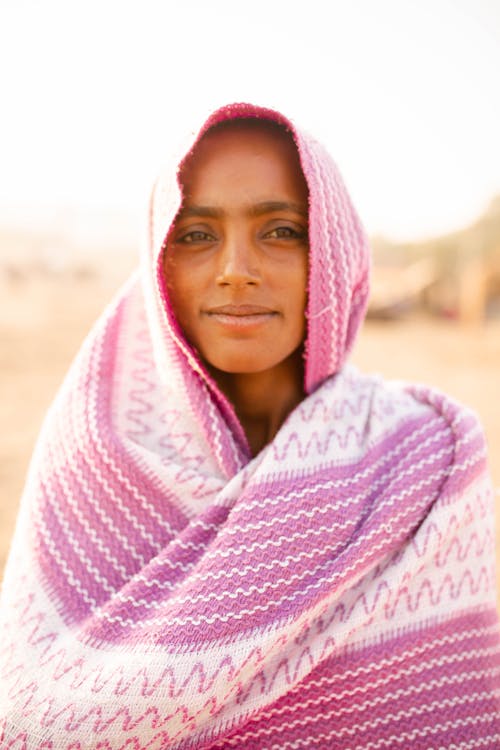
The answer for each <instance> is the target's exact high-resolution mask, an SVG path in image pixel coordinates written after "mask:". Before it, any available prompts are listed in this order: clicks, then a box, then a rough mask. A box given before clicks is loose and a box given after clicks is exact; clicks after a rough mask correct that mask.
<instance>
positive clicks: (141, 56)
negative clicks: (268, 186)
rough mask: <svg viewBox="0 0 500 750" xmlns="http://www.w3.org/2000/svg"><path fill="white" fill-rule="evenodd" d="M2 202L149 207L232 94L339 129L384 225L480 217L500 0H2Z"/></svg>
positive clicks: (352, 176) (495, 120)
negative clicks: (203, 119) (185, 148)
mask: <svg viewBox="0 0 500 750" xmlns="http://www.w3.org/2000/svg"><path fill="white" fill-rule="evenodd" d="M0 71H1V73H0V76H1V77H2V78H1V80H0V85H1V112H2V114H1V118H0V216H1V215H4V216H5V215H8V214H9V212H10V213H11V214H12V213H17V215H18V216H19V215H22V216H25V217H26V221H31V222H33V221H34V220H35V218H38V217H40V216H43V215H44V214H46V215H49V214H51V213H52V212H53V211H54V210H55V209H57V208H58V207H61V206H63V207H76V208H77V209H78V210H80V209H82V210H87V209H99V210H100V209H107V208H111V209H117V208H118V209H124V210H126V211H127V212H128V213H129V215H130V217H131V219H132V221H133V222H137V224H139V221H140V220H141V218H142V216H141V212H142V210H143V208H144V205H145V202H146V197H147V192H148V189H149V184H150V182H151V180H152V178H153V176H154V175H155V173H156V171H157V169H158V166H159V165H160V163H161V162H162V161H164V159H165V156H166V155H168V152H169V149H170V147H171V144H172V143H174V144H177V142H178V141H179V140H180V138H181V137H182V135H183V134H184V132H185V130H186V127H188V126H194V125H197V124H198V121H199V118H200V115H201V116H204V115H205V114H206V112H207V109H210V108H213V107H214V106H217V105H219V104H222V103H224V102H227V101H234V100H239V101H244V100H247V101H253V102H255V103H259V104H266V105H270V106H274V107H276V108H278V109H282V110H283V112H284V113H285V114H287V115H288V116H291V117H292V118H294V119H295V120H296V121H297V122H298V123H299V124H302V125H303V126H305V127H306V128H307V129H308V130H310V131H311V132H312V133H313V134H315V135H317V136H318V137H319V138H320V139H322V140H323V141H324V142H326V144H327V146H328V147H329V149H330V151H331V153H332V154H333V156H334V158H335V159H336V161H337V162H338V164H339V166H340V167H341V170H342V172H343V174H344V177H345V179H346V182H347V184H348V186H349V188H350V192H351V194H352V196H353V198H354V201H355V203H356V204H357V207H358V209H359V212H360V214H361V217H362V219H363V220H364V223H365V224H366V226H367V228H368V230H369V231H370V232H371V233H379V232H382V233H384V234H388V235H389V236H392V237H393V238H399V239H410V238H418V237H424V236H427V235H430V234H433V233H435V232H441V231H447V230H449V229H454V228H457V227H460V226H463V225H465V224H467V223H468V222H469V221H470V220H472V219H474V218H475V217H476V216H477V215H478V214H479V213H480V212H481V211H482V210H484V208H485V207H486V205H487V203H488V201H489V199H490V197H491V196H492V195H493V194H494V193H495V192H500V95H499V92H500V2H499V0H305V1H303V2H297V1H296V0H285V1H283V0H246V2H242V1H238V0H173V1H170V0H121V1H120V0H85V2H83V1H82V2H68V0H44V2H39V1H38V0H33V1H31V2H30V1H29V0H2V2H1V4H0Z"/></svg>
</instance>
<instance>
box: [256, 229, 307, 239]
mask: <svg viewBox="0 0 500 750" xmlns="http://www.w3.org/2000/svg"><path fill="white" fill-rule="evenodd" d="M264 237H265V238H267V239H271V240H302V239H305V237H306V234H305V232H303V231H299V230H297V229H293V227H289V226H281V227H275V228H274V229H271V230H270V231H269V232H266V234H265V235H264Z"/></svg>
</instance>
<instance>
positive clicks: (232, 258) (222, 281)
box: [216, 235, 260, 287]
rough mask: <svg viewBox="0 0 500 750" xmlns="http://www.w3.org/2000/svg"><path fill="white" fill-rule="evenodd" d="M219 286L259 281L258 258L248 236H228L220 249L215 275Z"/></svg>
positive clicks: (241, 284) (252, 283) (256, 282)
mask: <svg viewBox="0 0 500 750" xmlns="http://www.w3.org/2000/svg"><path fill="white" fill-rule="evenodd" d="M216 281H217V284H219V285H220V286H235V287H238V286H256V285H258V284H259V283H260V271H259V268H258V258H257V254H256V252H255V249H254V248H253V247H252V242H251V240H250V239H249V238H248V237H242V236H241V235H239V236H236V235H235V236H229V237H227V238H226V240H225V242H224V243H223V246H222V247H221V250H220V265H219V270H218V275H217V279H216Z"/></svg>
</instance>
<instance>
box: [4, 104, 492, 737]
mask: <svg viewBox="0 0 500 750" xmlns="http://www.w3.org/2000/svg"><path fill="white" fill-rule="evenodd" d="M235 114H236V116H242V115H248V116H252V117H253V116H256V117H271V119H276V120H277V121H278V122H281V123H282V124H284V125H285V126H286V127H289V128H291V129H292V130H293V128H292V125H291V123H289V122H288V121H286V120H285V119H284V118H282V117H281V116H280V115H277V114H275V113H274V114H273V113H269V112H268V111H267V110H259V109H255V108H252V107H250V106H249V105H235V107H233V108H231V107H229V108H227V109H224V110H221V111H220V112H219V113H216V114H215V115H214V118H215V120H214V119H212V120H209V121H208V124H207V125H206V127H209V125H210V123H211V122H212V123H213V122H215V121H219V119H222V120H223V119H225V118H227V117H232V116H234V115H235ZM293 132H294V137H295V138H296V143H297V147H298V149H299V152H300V157H301V163H302V165H303V169H304V173H305V175H306V178H307V180H308V186H309V189H310V200H311V209H310V225H311V236H310V244H311V258H310V289H309V310H308V337H307V341H306V352H307V358H306V378H305V380H306V382H305V386H306V392H307V393H308V394H309V395H308V396H307V397H306V398H304V400H303V401H302V403H301V404H299V406H298V407H297V408H296V409H295V410H294V411H293V412H292V413H291V414H289V416H288V418H287V420H286V422H285V423H284V424H283V426H282V427H281V429H280V430H279V432H278V433H277V435H276V436H275V438H274V440H273V441H272V442H271V443H270V444H269V445H268V446H266V447H265V448H264V450H262V451H261V453H260V454H259V455H258V456H256V457H252V456H251V455H250V452H249V447H248V445H247V441H246V437H245V435H244V434H243V431H242V428H241V425H240V424H239V422H238V420H237V418H236V415H235V413H234V411H233V408H232V406H231V404H229V403H228V402H227V400H226V399H225V398H224V397H223V395H222V394H221V393H220V391H219V390H218V389H217V387H216V385H215V383H214V382H213V381H212V379H211V378H210V376H209V374H208V372H207V371H206V369H205V367H204V365H203V364H202V362H201V361H200V360H199V358H198V356H197V354H196V352H195V351H194V350H193V349H191V347H190V346H189V345H188V343H187V342H186V341H185V339H184V337H183V334H182V331H181V330H180V329H179V326H178V324H177V322H176V320H175V317H174V315H173V312H172V309H171V306H170V303H169V299H168V294H167V288H166V284H165V279H164V274H163V270H162V261H161V254H162V252H163V249H164V241H165V237H166V234H167V232H168V229H169V225H170V221H171V219H172V218H173V216H174V215H175V212H176V211H177V208H178V206H179V200H180V194H179V189H178V185H177V184H176V182H175V179H174V184H173V186H172V187H171V189H168V188H167V186H166V184H165V183H164V181H163V180H160V182H159V183H158V186H157V189H156V190H155V193H154V195H153V198H152V205H151V217H150V219H151V221H150V238H149V239H150V240H151V242H150V245H149V246H148V247H146V248H145V262H144V274H143V284H144V288H143V289H142V290H141V288H139V286H138V283H137V280H136V281H133V282H131V283H130V284H129V285H128V286H127V287H126V288H125V289H124V291H123V292H122V293H121V294H120V295H119V296H118V298H117V299H116V300H115V302H114V303H113V304H112V305H111V307H110V308H109V309H108V310H107V312H106V313H105V314H104V316H103V317H102V318H101V320H100V321H99V322H98V324H97V326H96V328H95V330H94V331H93V333H92V335H91V336H90V337H89V339H88V340H87V342H86V344H85V345H84V347H83V348H82V350H81V352H80V354H79V356H78V358H77V360H76V362H75V364H74V365H73V367H72V368H71V371H70V373H69V375H68V378H67V380H66V382H65V384H64V385H63V387H62V389H61V391H60V393H59V395H58V397H57V399H56V402H55V404H54V406H53V407H52V409H51V411H50V413H49V416H48V418H47V421H46V423H45V426H44V429H43V433H42V438H41V441H40V444H39V446H38V447H37V450H36V453H35V457H34V460H33V465H32V468H31V470H30V478H29V482H28V485H27V490H26V493H25V496H24V499H23V503H22V510H21V520H20V522H19V524H18V528H17V532H16V538H15V540H14V544H13V548H12V554H11V557H10V560H9V563H8V567H7V570H6V575H5V585H4V590H3V592H2V610H1V613H0V748H1V750H5V749H7V748H8V749H9V750H42V749H44V750H166V749H167V748H173V749H174V750H176V749H178V750H187V749H188V748H191V749H194V748H197V749H201V748H212V750H216V749H217V750H223V749H224V748H241V749H242V750H250V749H253V750H278V749H279V750H281V749H282V748H289V749H291V748H328V749H333V750H335V749H336V748H338V749H340V748H342V750H345V748H351V750H352V749H353V748H358V750H361V748H363V749H367V748H373V749H375V748H406V747H412V749H413V748H417V749H418V748H426V750H429V748H431V747H433V748H448V750H450V748H455V747H457V748H458V747H460V748H463V749H465V748H468V747H471V748H473V747H474V748H475V747H478V748H479V747H481V748H493V747H497V746H498V737H499V736H500V637H499V627H498V617H497V614H496V612H495V610H494V601H495V580H494V565H493V550H494V537H493V532H492V521H491V516H492V492H491V487H490V485H489V483H488V478H487V475H486V450H485V445H484V438H483V435H482V431H481V429H480V426H479V425H478V423H477V420H476V418H475V416H474V415H473V414H471V413H469V412H468V411H467V410H464V409H462V408H461V407H460V406H458V405H457V404H454V403H453V402H451V401H449V400H448V399H446V398H445V397H444V396H443V395H441V394H438V393H435V392H433V391H430V390H428V389H424V388H420V387H414V386H404V385H402V384H399V385H397V384H386V383H384V382H383V381H382V380H381V379H380V378H376V377H366V376H362V375H360V374H359V373H358V372H357V371H356V370H354V369H353V368H349V367H346V366H343V362H344V359H345V356H346V353H347V351H348V349H349V347H350V345H351V343H352V341H353V338H354V335H355V333H356V330H357V327H358V325H359V322H360V319H361V317H362V313H363V310H364V306H365V303H366V296H367V289H368V251H367V244H366V239H365V237H364V233H363V231H362V229H361V225H360V223H359V220H358V218H357V216H356V214H355V212H354V210H353V208H352V205H351V203H350V199H349V197H348V195H347V193H346V191H345V188H344V186H343V184H342V180H341V178H340V175H339V174H338V171H337V169H336V167H335V165H334V164H333V163H332V162H331V161H330V160H329V159H328V157H326V156H325V155H324V153H323V151H322V149H321V147H320V146H319V145H318V144H316V143H315V142H313V141H311V140H310V139H308V138H304V137H302V136H301V135H300V134H299V133H298V132H297V131H295V130H293ZM158 212H161V213H160V214H159V213H158ZM153 245H154V247H153Z"/></svg>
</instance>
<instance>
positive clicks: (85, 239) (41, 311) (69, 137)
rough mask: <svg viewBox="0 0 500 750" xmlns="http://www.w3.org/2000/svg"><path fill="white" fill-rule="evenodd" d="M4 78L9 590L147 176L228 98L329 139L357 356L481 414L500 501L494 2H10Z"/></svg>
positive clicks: (0, 330) (127, 263)
mask: <svg viewBox="0 0 500 750" xmlns="http://www.w3.org/2000/svg"><path fill="white" fill-rule="evenodd" d="M0 71H1V72H0V86H1V89H0V95H1V111H2V115H1V119H0V288H1V299H2V304H1V307H0V361H1V368H0V377H1V393H2V399H1V403H0V410H1V419H2V425H3V429H2V433H1V435H0V493H1V494H0V575H1V569H2V567H3V564H4V561H5V557H6V554H7V549H8V541H9V539H10V536H11V533H12V529H13V525H14V520H15V514H16V507H17V502H18V498H19V495H20V492H21V490H22V485H23V482H24V476H25V472H26V468H27V465H28V461H29V456H30V454H31V451H32V448H33V444H34V441H35V439H36V435H37V432H38V429H39V427H40V424H41V420H42V418H43V415H44V412H45V410H46V408H47V406H48V404H49V403H50V401H51V399H52V397H53V395H54V393H55V391H56V389H57V387H58V385H59V383H60V381H61V378H62V377H63V375H64V372H65V370H66V369H67V367H68V364H69V362H70V361H71V358H72V357H73V355H74V354H75V353H76V351H77V349H78V347H79V345H80V343H81V341H82V338H83V337H84V335H85V334H86V332H87V331H88V329H89V328H90V326H91V325H92V322H93V321H94V320H95V319H96V317H97V316H98V314H99V313H100V311H101V310H102V308H103V306H104V305H105V304H106V302H107V301H108V300H109V299H110V297H111V296H112V294H113V293H114V291H115V290H116V289H117V288H118V287H119V285H120V284H121V283H122V282H123V281H124V280H125V279H126V277H127V275H128V274H129V273H130V271H131V269H132V268H133V267H134V266H135V265H136V262H137V250H138V246H139V244H140V239H141V230H142V226H143V222H144V209H145V205H146V201H147V197H148V192H149V188H150V184H151V183H152V180H153V178H154V175H155V174H156V172H157V171H158V169H159V166H160V165H161V163H162V162H163V161H164V160H165V159H166V158H168V156H169V154H170V153H171V151H172V149H173V148H177V146H178V144H179V143H181V142H182V141H183V140H184V138H185V135H186V132H188V131H189V130H190V129H191V128H192V127H193V125H196V124H197V123H199V122H200V120H201V119H202V118H203V117H204V116H205V115H206V114H207V112H208V111H209V110H211V109H213V108H214V107H216V106H218V105H220V104H222V103H225V102H228V101H252V102H255V103H258V104H263V105H268V106H271V107H276V108H278V109H281V110H282V111H283V112H284V113H285V114H287V115H288V116H290V117H291V118H292V119H294V120H296V121H297V123H298V124H300V125H302V126H303V127H305V128H306V129H308V130H310V131H311V132H312V133H314V134H315V135H316V136H317V137H318V138H319V139H320V140H322V141H323V142H325V143H326V144H327V146H328V148H329V150H330V151H331V153H332V154H333V155H334V157H335V158H336V160H337V162H338V164H339V166H340V168H341V171H342V172H343V175H344V177H345V180H346V182H347V185H348V186H349V189H350V192H351V194H352V197H353V199H354V202H355V204H356V205H357V207H358V209H359V212H360V215H361V217H362V218H363V220H364V222H365V225H366V227H367V229H368V232H369V234H370V235H371V237H372V239H373V249H374V261H375V263H374V273H373V292H372V297H371V302H370V309H369V317H368V321H367V323H366V325H365V327H364V329H363V332H362V335H361V337H360V340H359V343H358V345H357V348H356V350H355V352H354V355H353V359H354V361H355V362H356V363H358V364H359V365H360V366H361V367H363V368H364V369H366V370H371V371H378V372H380V373H382V374H383V375H385V376H388V377H396V378H405V379H411V380H419V381H423V382H425V383H430V384H432V385H434V386H437V387H439V388H441V389H443V390H445V391H447V392H448V393H450V394H451V395H453V396H455V397H456V398H458V399H460V400H461V401H463V402H465V403H467V404H469V405H470V406H472V407H474V408H475V409H476V410H477V411H478V412H479V414H480V417H481V419H482V421H483V424H484V426H485V429H486V433H487V438H488V443H489V451H490V459H491V467H492V472H493V478H494V484H495V488H496V502H497V505H499V506H500V398H499V390H500V97H499V95H498V92H499V81H498V77H499V72H500V3H499V2H498V0H418V2H417V1H416V0H415V1H412V0H377V2H372V0H329V1H328V2H324V1H323V0H308V2H307V3H304V2H297V1H296V0H287V2H282V0H274V2H269V0H265V1H264V0H252V1H251V2H245V3H243V2H235V0H232V2H226V1H225V0H210V2H206V1H205V2H203V1H202V0H182V2H180V1H179V2H168V1H167V0H133V1H127V0H122V1H121V2H118V1H115V0H99V1H97V0H87V1H86V2H85V3H83V2H82V3H67V2H63V1H62V0H45V2H44V3H38V2H35V1H33V2H29V1H28V0H2V3H1V4H0ZM499 541H500V540H499ZM499 548H500V544H499ZM499 562H500V559H499Z"/></svg>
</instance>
